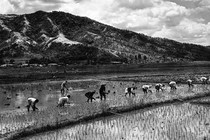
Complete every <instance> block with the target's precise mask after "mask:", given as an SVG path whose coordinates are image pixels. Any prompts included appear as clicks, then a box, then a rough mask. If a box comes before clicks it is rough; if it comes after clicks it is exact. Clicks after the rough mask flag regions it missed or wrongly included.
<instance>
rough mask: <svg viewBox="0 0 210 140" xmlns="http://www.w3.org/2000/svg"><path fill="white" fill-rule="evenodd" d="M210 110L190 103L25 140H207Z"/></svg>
mask: <svg viewBox="0 0 210 140" xmlns="http://www.w3.org/2000/svg"><path fill="white" fill-rule="evenodd" d="M209 111H210V108H207V107H204V106H198V105H191V104H189V103H185V104H178V105H170V106H162V107H159V108H153V109H149V110H146V109H145V110H139V111H136V112H132V113H129V114H128V113H127V114H126V113H125V114H118V115H116V116H112V117H107V118H100V119H98V120H96V121H93V122H88V123H83V124H80V125H76V126H73V127H69V128H64V129H60V130H56V131H53V132H47V133H44V134H38V135H36V136H33V137H30V138H25V139H28V140H47V139H50V140H62V139H71V140H80V139H85V140H113V139H115V140H176V139H179V140H201V139H202V140H203V139H207V138H210V135H209V134H210V112H209Z"/></svg>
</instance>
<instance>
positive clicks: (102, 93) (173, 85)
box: [26, 77, 208, 111]
mask: <svg viewBox="0 0 210 140" xmlns="http://www.w3.org/2000/svg"><path fill="white" fill-rule="evenodd" d="M200 80H201V82H202V84H207V81H208V78H206V77H201V78H200ZM192 83H193V81H192V80H191V79H189V80H187V84H188V86H189V88H191V87H193V84H192ZM105 86H106V84H102V85H101V87H100V89H99V95H100V99H101V100H103V99H104V100H106V94H109V92H110V91H108V92H106V87H105ZM169 86H170V88H171V90H176V88H177V87H176V82H175V81H171V82H170V83H169ZM151 87H152V85H143V86H142V90H143V92H144V94H147V93H148V92H152V90H151ZM164 87H165V85H164V84H161V83H158V84H156V85H155V89H156V92H159V91H160V90H162V91H163V88H164ZM136 89H137V87H135V86H134V87H127V88H126V89H125V96H126V95H127V94H129V96H130V95H131V94H132V95H134V96H135V93H134V92H133V91H134V90H136ZM68 90H69V89H68V88H67V81H64V82H62V84H61V97H60V98H59V100H58V105H57V106H58V107H63V106H64V105H65V104H66V103H68V102H69V101H70V97H71V96H70V95H65V93H66V92H65V91H68ZM95 93H96V91H95V90H94V91H90V92H87V93H85V96H86V97H87V102H89V101H91V102H92V101H93V100H96V99H95V98H94V97H93V95H94V94H95ZM38 102H39V100H38V99H36V98H33V97H30V98H28V105H27V106H26V107H27V109H28V111H30V107H31V108H32V110H33V111H35V110H38V108H37V107H36V104H37V103H38Z"/></svg>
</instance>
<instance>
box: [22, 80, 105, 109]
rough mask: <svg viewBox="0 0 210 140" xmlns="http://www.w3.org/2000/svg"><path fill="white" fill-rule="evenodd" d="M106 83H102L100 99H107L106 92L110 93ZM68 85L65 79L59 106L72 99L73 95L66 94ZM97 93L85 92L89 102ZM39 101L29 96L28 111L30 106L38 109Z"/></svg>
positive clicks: (62, 84)
mask: <svg viewBox="0 0 210 140" xmlns="http://www.w3.org/2000/svg"><path fill="white" fill-rule="evenodd" d="M105 86H106V85H105V84H102V85H101V87H100V89H99V94H100V99H101V100H106V94H108V93H109V91H108V92H106V87H105ZM68 90H69V89H68V87H67V81H64V82H62V83H61V90H60V91H61V97H60V98H59V99H58V104H57V107H63V106H64V105H65V104H66V103H68V102H69V101H70V98H71V96H70V95H66V93H67V91H68ZM95 93H96V91H93V92H87V93H85V96H86V97H87V98H88V100H87V102H89V101H91V102H92V101H93V100H96V99H95V98H94V97H93V95H94V94H95ZM38 102H39V100H38V99H36V98H34V97H30V98H28V105H27V106H26V107H27V109H28V112H29V111H30V108H32V110H33V111H35V110H38V108H37V107H36V104H37V103H38Z"/></svg>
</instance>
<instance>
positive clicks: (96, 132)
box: [0, 79, 210, 140]
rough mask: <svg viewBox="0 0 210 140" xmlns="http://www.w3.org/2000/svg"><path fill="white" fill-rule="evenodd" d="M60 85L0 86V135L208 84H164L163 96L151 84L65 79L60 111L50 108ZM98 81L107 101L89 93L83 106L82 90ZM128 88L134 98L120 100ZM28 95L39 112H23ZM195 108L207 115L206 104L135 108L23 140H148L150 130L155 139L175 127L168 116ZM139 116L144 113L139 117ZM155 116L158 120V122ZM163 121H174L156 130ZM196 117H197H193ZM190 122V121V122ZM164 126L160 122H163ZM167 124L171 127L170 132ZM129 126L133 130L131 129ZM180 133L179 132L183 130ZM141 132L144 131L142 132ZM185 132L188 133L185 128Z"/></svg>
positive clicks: (186, 92) (177, 95)
mask: <svg viewBox="0 0 210 140" xmlns="http://www.w3.org/2000/svg"><path fill="white" fill-rule="evenodd" d="M61 82H62V81H45V82H34V83H25V84H8V85H1V86H0V92H1V93H2V94H0V96H1V98H0V100H1V103H0V109H1V110H0V115H1V120H0V122H1V123H0V133H1V134H2V135H3V134H7V133H13V132H16V131H17V130H23V131H24V130H27V129H29V128H30V129H32V128H33V127H34V128H39V127H43V126H47V125H51V124H54V123H58V122H60V121H61V122H62V121H71V120H75V118H76V119H78V118H80V117H82V116H86V115H91V114H94V113H97V112H101V111H103V108H105V109H107V108H110V107H126V106H127V107H128V106H133V105H136V104H147V103H150V102H161V101H165V100H170V99H179V98H184V97H188V96H193V95H195V94H200V93H205V92H209V90H210V86H209V85H206V86H204V85H200V84H195V85H194V88H193V89H188V86H187V85H186V84H178V89H177V90H176V91H170V88H169V87H168V86H167V84H166V88H165V90H164V92H159V93H156V91H155V89H154V85H155V83H142V82H133V81H101V80H93V79H87V80H69V81H68V82H69V83H68V87H72V90H70V91H69V92H68V94H70V95H71V104H70V105H67V106H66V107H65V108H64V109H59V108H56V105H57V101H58V98H59V97H60V84H61ZM102 83H106V85H107V86H106V87H107V90H110V93H109V94H108V95H107V100H106V101H103V102H101V101H100V100H99V98H98V96H99V94H96V95H94V97H95V98H96V100H95V101H93V103H87V102H86V100H87V99H86V97H85V96H84V94H85V93H86V92H88V91H93V90H96V91H98V90H99V87H100V84H102ZM143 84H152V85H153V88H152V91H153V93H149V94H147V95H144V94H143V91H142V89H141V86H142V85H143ZM129 86H137V90H136V91H135V93H136V96H135V97H128V96H127V97H125V93H124V91H125V88H126V87H129ZM31 96H32V97H36V98H38V99H39V100H40V102H39V103H38V104H37V107H38V108H39V109H40V111H36V112H30V113H28V112H27V110H26V107H25V106H26V104H27V98H28V97H31ZM161 108H162V109H161ZM196 108H197V109H198V112H200V113H199V114H200V115H202V114H203V112H201V111H199V110H200V109H201V110H202V111H206V112H204V113H206V115H208V111H207V110H208V107H206V106H205V107H200V106H198V105H191V104H182V105H176V106H174V105H172V106H163V107H159V108H156V109H149V110H144V111H142V110H140V111H137V112H132V113H127V114H122V115H121V114H118V115H117V116H114V117H108V118H104V119H101V120H100V119H99V120H96V121H93V122H89V123H83V124H79V125H76V126H73V127H69V128H65V129H59V130H56V131H53V132H49V133H44V134H39V135H38V136H34V137H30V138H25V139H65V138H66V137H68V138H70V139H76V140H77V139H91V138H94V139H104V140H105V139H112V138H113V137H114V138H116V139H130V138H129V137H131V136H130V135H131V134H132V139H135V136H136V135H137V139H139V138H141V137H140V134H141V136H144V137H145V138H144V137H142V138H144V139H148V137H150V133H152V132H154V134H152V135H153V136H151V137H152V138H151V139H155V138H156V137H155V136H156V135H161V136H163V135H165V134H166V133H168V131H167V132H165V131H166V130H168V129H169V130H170V132H171V133H172V132H173V129H174V130H175V129H178V128H177V126H176V125H178V122H176V121H178V119H175V118H173V117H174V114H176V115H177V117H179V116H185V115H186V114H185V113H186V112H187V110H188V111H189V113H190V114H191V115H192V116H193V114H195V113H194V110H196ZM155 110H156V111H155ZM190 111H191V112H190ZM192 111H193V112H192ZM142 112H143V114H145V115H143V116H142ZM147 112H150V113H147ZM164 112H165V113H164ZM113 114H115V113H113ZM138 114H141V115H138ZM163 114H165V115H163ZM178 114H179V115H178ZM188 115H189V114H188ZM129 116H131V117H129ZM152 116H153V117H152ZM157 116H159V120H158V118H157ZM165 117H167V118H168V120H171V123H172V121H173V120H174V122H173V124H174V125H169V124H168V125H167V127H166V126H165V127H166V129H165V130H164V132H163V130H162V129H161V130H159V125H160V124H161V125H162V123H161V122H159V121H160V120H163V121H164V120H167V119H166V118H165ZM188 117H189V116H188ZM206 117H208V116H206ZM129 118H131V119H129ZM141 118H143V119H141ZM147 118H148V119H147ZM185 118H187V117H185ZM189 118H191V117H189ZM191 119H192V118H191ZM196 119H200V118H199V117H198V118H196ZM202 119H203V118H202ZM206 119H208V118H206ZM181 120H182V119H181ZM186 120H187V119H186ZM153 121H154V122H155V124H154V127H151V130H150V127H149V126H150V125H152V123H153ZM182 121H183V120H182ZM193 121H195V120H192V122H193ZM198 121H199V120H198ZM201 121H203V120H201ZM104 122H105V123H104ZM111 122H114V123H115V125H112V123H111ZM156 123H157V124H156ZM180 123H181V122H180ZM128 124H130V125H128ZM136 124H138V125H139V127H137V126H132V125H136ZM143 124H144V125H143ZM164 124H166V122H165V123H164ZM207 124H208V123H207ZM127 126H129V127H127ZM169 126H170V127H169ZM171 126H173V127H172V128H171ZM175 126H176V127H175ZM109 127H111V128H109ZM142 127H143V128H142ZM199 127H200V126H199ZM133 128H134V130H132V129H133ZM152 128H154V129H155V128H156V129H155V130H156V131H157V132H156V131H154V130H153V129H152ZM183 129H185V127H184V126H183ZM186 129H188V127H186ZM196 129H197V128H196ZM199 129H200V128H199ZM110 130H113V131H110ZM131 130H132V133H131V132H130V131H131ZM143 130H144V131H145V132H142V131H143ZM107 131H109V132H107ZM177 131H178V130H177ZM186 131H188V130H186ZM189 131H191V128H190V130H189ZM174 132H175V131H174ZM183 132H184V131H183ZM134 133H139V134H134ZM156 133H157V134H156ZM171 133H170V134H167V135H169V136H170V139H173V138H174V137H175V136H172V135H175V134H171ZM176 133H178V132H176ZM48 134H50V135H53V137H51V136H50V135H48ZM55 135H56V136H55ZM183 135H185V134H183ZM196 135H197V130H196ZM199 135H200V131H199ZM159 138H160V139H167V137H166V138H165V137H164V138H163V137H162V138H161V137H159ZM149 139H150V138H149Z"/></svg>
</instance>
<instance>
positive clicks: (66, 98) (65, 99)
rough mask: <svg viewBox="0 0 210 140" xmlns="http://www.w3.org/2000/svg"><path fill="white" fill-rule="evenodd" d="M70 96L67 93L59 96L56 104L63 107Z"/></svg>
mask: <svg viewBox="0 0 210 140" xmlns="http://www.w3.org/2000/svg"><path fill="white" fill-rule="evenodd" d="M70 97H71V96H70V95H67V96H66V97H60V98H59V100H58V105H57V106H58V107H64V105H65V104H66V103H68V102H69V101H70Z"/></svg>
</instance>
